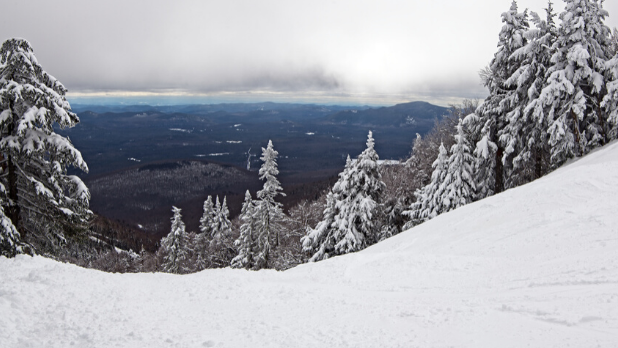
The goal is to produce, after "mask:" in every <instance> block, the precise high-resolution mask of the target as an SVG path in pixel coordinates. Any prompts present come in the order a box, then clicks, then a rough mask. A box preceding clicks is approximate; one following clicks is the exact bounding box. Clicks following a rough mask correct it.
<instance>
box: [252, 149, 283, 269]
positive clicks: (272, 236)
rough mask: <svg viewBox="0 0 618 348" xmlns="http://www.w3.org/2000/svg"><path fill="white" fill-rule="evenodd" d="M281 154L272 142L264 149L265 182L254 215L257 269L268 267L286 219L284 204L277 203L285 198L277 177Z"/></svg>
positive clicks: (262, 178)
mask: <svg viewBox="0 0 618 348" xmlns="http://www.w3.org/2000/svg"><path fill="white" fill-rule="evenodd" d="M278 155H279V153H278V152H277V151H276V150H275V149H274V148H273V143H272V141H271V140H269V141H268V146H267V147H266V148H262V157H260V159H261V160H262V161H263V162H264V163H262V167H260V171H259V174H260V180H263V181H264V186H263V187H262V189H261V190H260V191H258V192H257V198H258V199H257V201H256V202H255V210H254V215H255V218H256V219H257V220H258V221H259V225H258V227H257V231H256V244H257V253H256V255H255V260H256V267H257V268H258V269H259V268H265V267H268V261H269V256H270V252H271V245H272V246H274V247H275V248H276V247H277V246H278V245H279V233H280V223H281V221H283V219H284V217H285V216H284V214H283V210H282V204H281V203H279V202H277V201H275V198H276V197H277V196H285V194H284V193H283V192H281V191H282V190H283V189H282V188H281V184H280V183H279V180H277V175H278V174H279V169H277V156H278Z"/></svg>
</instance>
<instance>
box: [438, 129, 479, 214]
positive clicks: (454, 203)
mask: <svg viewBox="0 0 618 348" xmlns="http://www.w3.org/2000/svg"><path fill="white" fill-rule="evenodd" d="M455 139H456V143H455V145H453V146H452V147H451V157H449V160H448V173H447V175H446V177H445V179H444V184H443V185H444V191H443V195H442V197H441V200H442V201H443V202H444V205H445V208H446V209H445V210H443V211H442V212H443V213H445V212H447V211H451V210H453V209H457V208H459V207H461V206H464V205H466V204H468V203H472V202H473V201H474V199H475V197H476V184H475V182H474V175H473V174H474V173H473V169H474V162H475V159H474V157H473V156H472V154H471V153H470V145H469V143H468V139H466V134H465V132H464V128H463V124H462V121H461V120H460V121H459V124H458V125H457V134H456V135H455ZM447 202H448V203H447Z"/></svg>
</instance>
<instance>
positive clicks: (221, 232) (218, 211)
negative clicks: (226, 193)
mask: <svg viewBox="0 0 618 348" xmlns="http://www.w3.org/2000/svg"><path fill="white" fill-rule="evenodd" d="M212 230H213V235H212V236H213V238H214V239H217V240H220V239H222V238H225V237H227V236H229V235H230V233H231V231H232V222H230V211H229V209H228V208H227V197H223V203H221V204H220V203H219V196H217V202H216V204H215V219H214V221H213V228H212Z"/></svg>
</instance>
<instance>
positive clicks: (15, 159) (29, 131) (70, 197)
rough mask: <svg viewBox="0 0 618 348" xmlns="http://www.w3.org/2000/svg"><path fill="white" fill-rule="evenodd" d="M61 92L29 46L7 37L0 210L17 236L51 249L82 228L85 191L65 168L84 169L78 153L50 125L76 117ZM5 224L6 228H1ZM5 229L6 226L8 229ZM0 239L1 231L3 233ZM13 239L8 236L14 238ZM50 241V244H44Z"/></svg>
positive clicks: (0, 60)
mask: <svg viewBox="0 0 618 348" xmlns="http://www.w3.org/2000/svg"><path fill="white" fill-rule="evenodd" d="M66 92H67V90H66V88H65V87H64V86H63V85H62V84H61V83H60V82H59V81H58V80H56V79H55V78H54V77H52V76H51V75H49V74H48V73H47V72H45V71H44V70H43V68H42V67H41V65H39V63H38V61H37V59H36V57H35V56H34V52H33V50H32V47H31V46H30V43H28V42H27V41H26V40H23V39H9V40H7V41H5V42H4V43H3V44H2V47H1V48H0V152H1V153H0V160H1V161H0V162H1V163H2V166H1V170H2V175H1V176H0V183H1V184H2V186H3V187H4V190H2V192H0V194H1V195H2V196H4V198H3V199H2V203H3V210H4V213H5V214H6V216H7V217H8V218H9V219H10V221H11V224H12V225H13V226H15V228H16V229H17V230H18V231H19V236H20V238H22V239H25V240H26V241H28V242H30V243H32V242H33V243H35V244H38V245H45V246H46V247H53V246H54V245H57V244H58V243H59V242H60V243H61V242H63V241H64V240H65V236H64V232H66V231H69V230H75V227H76V226H78V225H84V224H85V223H86V221H87V219H88V218H89V216H90V214H91V212H90V210H89V209H88V204H89V200H90V193H89V191H88V189H87V187H86V185H84V183H83V182H82V181H81V180H80V179H79V178H78V177H77V176H74V175H67V167H68V166H74V167H76V168H79V169H81V170H83V171H86V172H87V171H88V167H87V166H86V162H84V160H83V159H82V156H81V154H80V152H79V151H78V150H77V149H75V147H73V144H71V142H70V141H69V139H67V138H64V137H62V136H60V135H58V134H56V133H55V131H54V126H55V125H58V126H60V127H61V128H66V127H73V126H74V125H76V124H77V123H78V122H79V118H78V117H77V115H75V114H74V113H73V112H71V108H70V105H69V103H68V102H67V100H66V98H65V94H66ZM2 225H3V226H8V224H2ZM9 230H10V228H9ZM5 235H8V234H6V230H5ZM16 236H18V235H17V234H13V238H14V237H16ZM50 242H51V245H50V244H49V243H50Z"/></svg>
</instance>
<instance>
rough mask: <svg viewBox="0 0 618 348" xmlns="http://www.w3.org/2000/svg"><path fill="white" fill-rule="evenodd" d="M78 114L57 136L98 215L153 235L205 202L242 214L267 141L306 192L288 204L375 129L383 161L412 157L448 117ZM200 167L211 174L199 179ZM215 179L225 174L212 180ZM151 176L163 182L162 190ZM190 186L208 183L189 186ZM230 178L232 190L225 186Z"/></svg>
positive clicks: (195, 109)
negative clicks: (220, 200)
mask: <svg viewBox="0 0 618 348" xmlns="http://www.w3.org/2000/svg"><path fill="white" fill-rule="evenodd" d="M73 109H74V110H75V111H76V112H77V114H78V115H79V117H80V120H81V122H80V123H79V124H78V125H77V126H76V127H74V128H71V129H64V130H58V132H59V133H61V134H63V135H66V136H68V137H70V139H71V141H72V142H73V143H74V144H75V146H76V147H77V148H78V149H79V150H80V151H81V153H82V156H83V157H84V159H85V161H86V162H87V163H88V166H89V168H90V173H89V174H84V173H81V172H78V173H76V174H78V175H80V176H81V177H82V178H83V179H84V180H85V182H86V184H87V185H88V186H89V187H91V188H92V195H93V197H92V208H93V209H94V210H95V211H97V212H100V213H102V214H103V215H105V216H107V217H111V218H115V219H125V220H126V221H127V222H129V223H131V224H132V225H135V224H138V223H139V224H141V225H143V227H144V228H145V229H146V230H149V231H152V232H154V231H157V232H161V231H165V229H166V228H167V227H166V226H164V225H165V224H167V223H168V222H169V219H168V218H167V217H166V216H165V215H162V214H166V213H169V209H170V207H171V205H172V204H174V205H180V206H182V207H185V208H186V209H189V210H185V212H186V213H187V214H188V215H190V216H199V214H201V213H200V209H201V203H200V201H201V202H203V200H204V198H205V197H206V196H207V195H209V194H225V195H228V196H229V197H228V202H229V203H230V204H231V205H232V206H231V207H230V209H231V211H232V212H237V211H239V210H240V203H241V201H242V199H243V194H244V191H245V190H246V189H251V190H252V191H254V190H255V189H257V188H258V187H259V186H260V185H261V183H260V182H259V181H258V179H257V177H258V175H257V172H256V171H257V169H258V168H259V167H260V165H261V161H260V159H259V158H260V155H261V148H262V147H265V146H266V144H267V143H268V140H272V141H273V143H274V146H275V149H276V150H277V151H278V152H279V159H278V164H279V170H280V175H279V178H280V180H281V181H282V183H283V187H284V190H286V188H287V189H290V190H292V188H294V190H295V191H298V192H301V193H300V194H295V195H293V197H290V199H292V200H298V199H302V197H301V196H302V195H303V194H304V193H302V192H305V193H307V194H311V195H315V194H317V193H316V192H315V191H316V190H318V191H319V190H323V189H324V184H317V183H318V182H321V183H325V182H326V181H325V180H327V179H328V178H331V177H333V176H335V175H336V174H337V173H338V172H339V171H340V170H341V169H342V168H343V166H344V164H345V159H346V157H347V156H348V155H350V156H351V157H352V158H354V157H356V156H358V154H359V153H360V152H361V151H363V150H364V149H365V142H366V139H367V132H368V131H369V130H371V131H373V136H374V138H375V141H376V150H377V152H378V154H379V155H380V158H381V159H405V158H407V157H408V156H409V154H410V150H411V147H412V142H413V140H414V139H415V137H416V133H420V134H425V133H426V132H427V131H429V130H430V129H431V127H432V126H433V124H434V122H435V120H437V119H438V118H440V117H442V115H444V114H446V113H447V112H448V110H447V108H444V107H440V106H435V105H431V104H429V103H425V102H412V103H405V104H398V105H395V106H392V107H381V108H370V107H361V108H359V107H346V106H330V105H329V106H323V105H307V104H277V103H256V104H218V105H175V106H149V105H132V106H121V105H120V106H95V105H74V106H73ZM196 161H197V162H196ZM198 162H201V163H202V164H200V163H198ZM178 163H181V164H182V165H179V164H178ZM151 164H156V165H151ZM189 164H190V165H189ZM203 165H206V166H207V167H204V168H207V169H203V173H201V172H200V173H198V174H196V173H197V171H196V169H195V168H202V167H200V166H203ZM196 166H197V167H196ZM234 167H236V168H234ZM185 169H186V170H185ZM209 173H223V174H222V177H217V180H216V182H215V181H213V180H214V179H213V177H212V176H211V175H210V174H209ZM150 177H152V178H157V177H165V185H163V184H156V183H155V180H154V179H149V178H150ZM188 178H192V179H191V180H193V181H195V180H198V179H196V178H203V179H202V180H203V181H204V182H200V184H199V185H198V184H196V183H191V184H190V183H189V182H188V180H189V179H188ZM225 180H233V181H234V183H233V184H232V186H226V184H225ZM198 181H199V180H198ZM310 183H316V184H315V185H313V186H314V187H313V188H312V184H310ZM183 185H184V186H186V185H192V186H193V188H192V189H191V190H190V194H185V195H183V194H181V193H182V192H184V189H183ZM299 185H301V186H299ZM302 185H306V186H302ZM159 191H160V192H159ZM187 192H189V191H187ZM193 210H195V211H193ZM154 216H158V217H159V218H156V219H154V218H153V217H154ZM161 217H164V218H162V219H161ZM193 220H196V219H193ZM196 221H197V220H196ZM161 223H163V224H164V225H161ZM150 225H152V226H150Z"/></svg>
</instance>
